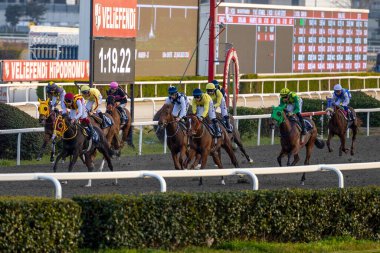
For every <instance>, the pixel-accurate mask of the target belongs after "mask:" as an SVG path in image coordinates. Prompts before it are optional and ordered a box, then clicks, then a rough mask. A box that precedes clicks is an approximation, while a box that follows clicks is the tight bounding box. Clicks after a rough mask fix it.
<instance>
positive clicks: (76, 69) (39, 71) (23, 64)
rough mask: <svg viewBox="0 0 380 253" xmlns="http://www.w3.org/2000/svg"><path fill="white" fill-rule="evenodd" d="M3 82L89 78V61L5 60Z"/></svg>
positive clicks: (85, 79) (81, 79)
mask: <svg viewBox="0 0 380 253" xmlns="http://www.w3.org/2000/svg"><path fill="white" fill-rule="evenodd" d="M2 62H3V73H2V80H3V82H18V81H48V80H63V79H64V80H77V81H88V80H89V73H90V68H89V63H88V61H76V60H52V61H44V60H31V61H19V60H15V61H14V60H4V61H2Z"/></svg>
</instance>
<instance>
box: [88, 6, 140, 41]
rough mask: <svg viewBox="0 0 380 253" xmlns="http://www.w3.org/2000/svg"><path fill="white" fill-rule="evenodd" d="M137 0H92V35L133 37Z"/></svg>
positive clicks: (134, 33) (134, 35)
mask: <svg viewBox="0 0 380 253" xmlns="http://www.w3.org/2000/svg"><path fill="white" fill-rule="evenodd" d="M136 7H137V0H113V1H109V0H94V2H93V10H92V15H93V19H92V20H93V21H92V35H93V37H118V38H135V37H136V21H137V11H136Z"/></svg>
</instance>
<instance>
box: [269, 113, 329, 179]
mask: <svg viewBox="0 0 380 253" xmlns="http://www.w3.org/2000/svg"><path fill="white" fill-rule="evenodd" d="M271 118H272V120H273V121H274V122H272V123H271V124H272V125H274V123H277V125H278V127H279V128H280V135H281V152H280V154H279V155H278V157H277V162H278V164H279V166H282V164H281V159H282V157H283V156H284V155H288V161H287V163H286V164H287V166H294V165H296V164H297V162H298V161H299V160H300V157H299V155H298V153H299V152H300V150H301V149H302V148H303V147H306V158H305V162H304V164H305V165H309V164H310V157H311V153H312V151H313V148H314V145H315V146H316V147H317V148H319V149H323V147H324V146H325V143H324V141H323V140H321V139H318V138H317V135H318V132H317V128H316V126H315V123H314V121H313V120H312V119H308V118H305V125H309V126H311V127H312V128H311V129H310V130H309V132H308V133H307V134H306V135H305V136H304V138H303V142H302V143H301V127H300V126H299V125H298V123H297V121H296V117H294V115H289V116H288V113H286V111H285V108H284V107H282V106H278V107H273V111H272V114H271ZM292 155H293V158H294V160H293V162H292V163H290V158H291V156H292ZM305 180H306V177H305V173H303V175H302V178H301V183H302V184H304V181H305Z"/></svg>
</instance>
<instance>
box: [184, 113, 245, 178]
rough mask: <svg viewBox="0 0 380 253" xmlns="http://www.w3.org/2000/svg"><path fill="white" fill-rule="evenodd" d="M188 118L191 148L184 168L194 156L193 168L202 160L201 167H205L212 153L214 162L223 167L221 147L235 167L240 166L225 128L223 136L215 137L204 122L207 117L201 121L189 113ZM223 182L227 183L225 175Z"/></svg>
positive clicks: (187, 125) (222, 129) (187, 124)
mask: <svg viewBox="0 0 380 253" xmlns="http://www.w3.org/2000/svg"><path fill="white" fill-rule="evenodd" d="M186 118H187V121H186V127H187V135H188V136H189V143H190V148H189V151H188V157H187V159H186V160H185V162H184V168H187V165H188V164H189V163H190V162H191V161H192V159H193V158H194V157H196V159H195V161H194V162H193V163H192V165H191V169H194V168H195V166H196V165H198V163H199V161H200V160H201V167H200V169H204V168H205V167H206V163H207V158H208V156H209V155H211V156H212V158H213V160H214V163H215V164H216V165H217V166H218V168H220V169H222V168H223V165H222V162H221V159H220V157H221V155H220V152H221V148H223V149H224V150H225V151H226V152H227V154H228V156H229V157H230V159H231V162H232V164H233V165H234V166H235V168H239V163H238V161H237V159H236V157H235V154H234V151H233V149H232V145H231V140H230V137H229V136H228V133H227V131H226V130H225V129H224V128H221V131H222V136H221V137H220V138H214V136H213V135H212V134H211V132H210V131H212V130H211V129H210V127H209V126H208V125H207V123H206V122H204V121H207V119H205V120H204V121H200V120H199V119H198V117H197V116H196V115H195V114H189V115H188V116H186ZM221 183H222V184H225V183H224V179H223V177H222V181H221ZM199 185H202V177H201V178H200V179H199Z"/></svg>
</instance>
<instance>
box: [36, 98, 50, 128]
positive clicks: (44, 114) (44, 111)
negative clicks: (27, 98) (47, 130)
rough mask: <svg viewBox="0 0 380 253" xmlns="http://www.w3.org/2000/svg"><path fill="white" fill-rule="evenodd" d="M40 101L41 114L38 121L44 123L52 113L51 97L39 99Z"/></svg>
mask: <svg viewBox="0 0 380 253" xmlns="http://www.w3.org/2000/svg"><path fill="white" fill-rule="evenodd" d="M38 102H39V103H40V104H39V105H38V112H39V114H40V115H39V117H38V122H39V123H40V124H42V125H44V124H45V122H46V119H47V118H48V117H49V115H50V106H49V102H50V99H49V98H48V99H47V100H41V99H38Z"/></svg>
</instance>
